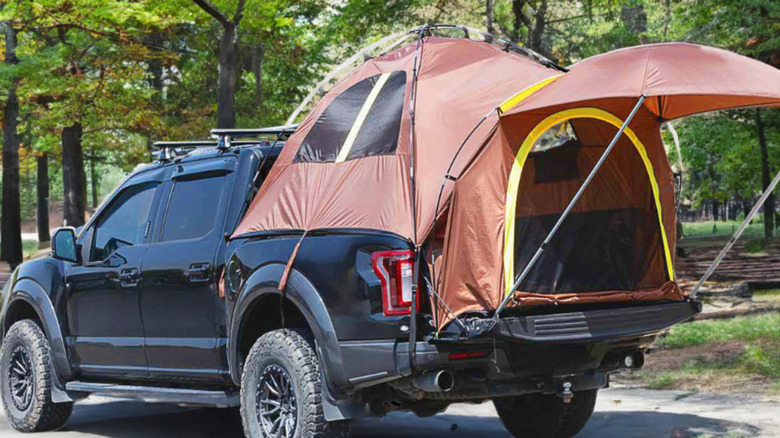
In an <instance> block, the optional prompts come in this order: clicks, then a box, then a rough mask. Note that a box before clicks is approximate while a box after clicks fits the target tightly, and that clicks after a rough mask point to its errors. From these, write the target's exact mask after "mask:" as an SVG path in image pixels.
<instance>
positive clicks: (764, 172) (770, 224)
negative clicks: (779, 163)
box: [756, 109, 775, 237]
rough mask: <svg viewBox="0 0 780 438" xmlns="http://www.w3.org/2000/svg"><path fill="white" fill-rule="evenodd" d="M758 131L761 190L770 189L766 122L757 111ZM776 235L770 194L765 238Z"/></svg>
mask: <svg viewBox="0 0 780 438" xmlns="http://www.w3.org/2000/svg"><path fill="white" fill-rule="evenodd" d="M756 131H757V132H758V146H759V147H760V148H761V189H762V190H766V189H767V187H769V184H770V182H771V179H772V176H771V174H770V171H769V156H768V154H767V144H766V133H765V132H764V121H763V120H761V110H760V109H756ZM774 233H775V195H774V194H770V195H769V196H768V197H767V198H766V202H765V203H764V236H765V237H772V236H774Z"/></svg>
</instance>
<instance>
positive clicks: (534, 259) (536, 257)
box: [493, 95, 645, 325]
mask: <svg viewBox="0 0 780 438" xmlns="http://www.w3.org/2000/svg"><path fill="white" fill-rule="evenodd" d="M644 101H645V96H644V95H642V96H640V97H639V101H638V102H637V103H636V105H634V109H632V110H631V113H630V114H629V115H628V117H627V118H626V120H625V121H624V122H623V125H622V126H620V129H618V132H617V134H615V137H614V138H612V141H611V142H610V143H609V146H607V149H606V150H605V151H604V153H603V154H601V157H600V158H599V161H597V162H596V165H595V166H593V169H591V171H590V174H588V177H587V178H585V181H584V182H583V183H582V185H581V186H580V188H579V190H577V193H576V194H575V195H574V197H573V198H572V199H571V201H570V202H569V205H568V206H566V209H565V210H564V211H563V213H562V214H561V217H559V218H558V221H557V222H556V223H555V225H554V226H553V228H552V230H550V233H549V234H547V237H546V238H545V239H544V242H543V243H542V245H541V246H540V247H539V249H537V250H536V253H535V254H534V256H533V257H532V258H531V260H530V261H529V262H528V264H526V265H525V268H524V269H523V272H522V273H521V274H520V276H519V277H517V281H515V284H514V285H513V286H512V289H511V290H510V291H509V293H507V294H506V296H505V297H504V300H503V301H501V305H500V306H498V308H497V309H496V313H495V315H494V316H493V320H494V322H496V323H497V322H498V319H499V314H500V313H501V311H502V310H504V307H506V305H507V304H509V301H510V300H511V299H512V297H514V295H515V291H516V290H517V289H518V288H519V287H520V284H522V283H523V280H525V277H527V276H528V273H529V272H531V269H532V268H533V267H534V265H535V264H536V262H537V261H539V257H541V255H542V253H543V252H544V250H545V249H547V246H549V244H550V241H552V239H553V237H555V233H557V232H558V229H559V228H560V227H561V224H562V223H563V221H564V220H566V217H567V216H568V215H569V213H571V211H572V209H573V208H574V205H575V204H576V203H577V201H579V199H580V198H581V197H582V194H583V193H584V192H585V189H586V188H588V185H589V184H590V182H591V181H592V180H593V177H594V176H595V175H596V172H598V171H599V169H600V168H601V166H602V165H604V162H605V161H606V160H607V156H608V155H609V153H610V152H612V149H614V148H615V145H617V142H618V140H619V139H620V136H621V135H623V131H625V130H626V128H627V127H628V124H629V123H631V120H633V119H634V116H635V115H636V113H637V111H639V108H641V107H642V104H643V103H644ZM494 325H495V324H494Z"/></svg>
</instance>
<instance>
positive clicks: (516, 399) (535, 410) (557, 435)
mask: <svg viewBox="0 0 780 438" xmlns="http://www.w3.org/2000/svg"><path fill="white" fill-rule="evenodd" d="M597 393H598V390H597V389H593V390H588V391H579V392H575V393H574V398H572V399H571V402H570V403H564V402H563V399H562V398H560V397H558V396H556V395H552V394H527V395H519V396H513V397H501V398H497V399H494V400H493V405H495V407H496V411H498V417H499V418H500V419H501V422H502V423H504V427H506V429H507V430H508V431H509V432H510V433H511V434H512V435H514V436H515V437H517V438H526V437H529V438H530V437H535V438H537V437H538V438H571V437H573V436H575V435H577V433H579V432H580V431H581V430H582V428H583V427H585V423H587V422H588V420H589V419H590V416H591V415H592V414H593V409H594V408H595V407H596V394H597Z"/></svg>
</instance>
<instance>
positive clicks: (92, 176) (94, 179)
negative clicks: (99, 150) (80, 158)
mask: <svg viewBox="0 0 780 438" xmlns="http://www.w3.org/2000/svg"><path fill="white" fill-rule="evenodd" d="M91 155H92V159H91V160H89V180H90V181H89V182H90V184H91V186H92V187H91V188H92V208H97V206H98V192H97V191H98V183H99V181H100V177H99V176H98V174H97V172H96V171H95V160H96V157H95V151H94V149H93V150H92V154H91Z"/></svg>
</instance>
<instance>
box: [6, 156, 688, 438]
mask: <svg viewBox="0 0 780 438" xmlns="http://www.w3.org/2000/svg"><path fill="white" fill-rule="evenodd" d="M218 146H219V147H212V148H209V149H204V150H197V151H196V152H190V153H186V154H180V155H178V156H177V155H175V154H173V155H171V154H168V153H163V154H161V159H160V160H158V161H157V162H155V163H153V164H151V165H147V166H145V167H143V168H141V169H139V170H137V171H135V172H133V173H132V174H131V175H130V176H129V177H128V178H127V179H126V180H125V181H124V182H123V183H122V184H121V185H120V186H119V187H118V188H117V189H116V190H115V191H114V193H113V194H112V195H111V196H110V197H109V199H108V200H107V201H106V202H105V203H104V204H103V205H102V207H101V208H99V209H98V211H97V212H96V213H95V214H94V215H93V216H92V218H91V219H90V220H89V222H88V223H87V224H86V225H85V226H84V227H83V229H82V230H80V232H79V233H78V235H76V232H75V230H73V229H67V228H63V229H60V230H58V231H57V233H56V234H55V236H54V240H53V251H52V254H51V256H48V257H43V258H39V259H36V260H31V261H28V262H26V263H24V264H22V265H21V266H19V267H18V269H16V270H15V272H14V273H13V275H12V278H11V280H10V281H9V282H8V283H7V284H6V286H5V289H4V290H3V291H2V313H0V329H1V330H2V336H3V342H2V352H1V354H0V372H1V373H2V375H1V377H0V381H1V383H2V402H3V405H4V407H5V412H6V415H7V418H8V420H9V422H10V423H11V425H12V426H13V427H14V428H15V429H17V430H19V431H22V432H34V431H45V430H52V429H56V428H59V427H61V426H63V425H64V424H65V423H66V421H67V420H68V417H69V415H70V413H71V411H72V408H73V403H74V402H75V401H77V400H79V399H81V398H83V397H86V396H87V395H89V394H100V395H106V396H118V397H132V398H142V399H152V400H157V401H165V402H172V403H180V404H188V405H204V406H216V407H224V408H229V407H238V406H240V407H241V414H242V418H243V423H244V430H245V432H246V435H247V436H250V437H334V436H346V435H348V434H349V427H350V420H351V419H353V418H356V417H358V416H360V415H366V414H371V415H385V414H387V413H388V412H390V411H395V410H411V411H413V412H414V413H415V414H417V415H420V416H430V415H434V414H436V413H438V412H441V411H443V410H444V409H445V408H446V407H447V406H448V405H449V404H450V403H454V402H481V401H486V400H493V401H494V403H495V406H496V408H497V410H498V413H499V415H500V417H501V419H502V421H503V422H504V424H505V425H506V426H507V428H508V429H509V430H510V431H511V432H512V433H513V434H515V435H516V436H533V437H542V436H550V437H570V436H573V435H575V434H576V433H577V432H578V431H579V430H580V429H581V428H582V427H583V426H584V425H585V423H586V422H587V420H588V418H589V417H590V415H591V413H592V411H593V408H594V403H595V400H596V392H597V390H598V389H599V388H603V387H606V386H607V385H608V382H609V373H610V372H613V371H616V370H619V369H626V368H638V367H641V366H642V364H643V360H644V359H643V358H644V355H643V354H644V349H646V348H647V347H648V346H649V345H650V343H651V342H652V341H653V340H654V339H655V336H656V335H657V333H658V332H659V331H660V330H661V329H663V328H664V327H667V326H669V325H671V324H673V323H675V322H678V321H680V320H682V319H685V318H688V317H690V316H691V315H692V314H694V313H695V312H696V309H695V305H694V306H692V305H691V303H688V302H682V303H666V304H654V305H644V306H630V305H623V306H622V307H617V308H615V307H608V308H604V307H602V308H588V309H577V308H576V307H572V308H568V309H566V310H565V312H564V311H560V310H557V311H556V313H549V312H546V313H541V314H538V313H537V314H535V313H529V314H527V315H525V316H523V317H522V318H520V317H518V318H512V319H511V320H507V322H506V323H504V322H503V320H502V324H501V325H500V326H499V327H496V328H495V329H494V330H493V331H492V332H491V333H492V334H490V335H487V336H481V337H474V338H468V337H462V336H459V335H453V336H451V337H439V338H435V339H434V338H431V337H430V333H432V327H431V325H430V323H429V320H430V319H429V315H427V314H426V313H429V310H426V309H427V307H426V305H425V303H426V302H427V298H426V296H425V294H426V291H425V288H424V287H423V285H422V284H421V286H420V293H419V294H418V295H417V296H418V297H422V298H421V299H420V301H419V302H418V304H419V306H418V309H419V311H418V312H417V316H418V318H417V319H416V322H417V328H416V329H415V328H414V327H412V330H410V326H412V324H411V322H412V321H411V320H410V313H411V312H410V310H409V307H410V306H411V304H410V303H408V296H410V295H409V288H411V287H412V286H411V285H412V283H413V282H412V278H411V277H412V275H411V272H412V271H413V270H412V269H411V264H412V260H413V258H414V254H413V250H414V247H413V246H412V245H411V244H410V242H409V241H407V240H405V239H402V238H400V237H398V236H396V235H392V234H389V233H384V232H377V231H370V230H364V231H361V230H329V231H328V232H316V231H315V232H312V233H310V235H309V236H307V238H306V240H305V241H304V243H303V244H302V245H301V246H300V249H299V252H298V254H297V257H296V261H295V266H294V269H292V271H291V272H289V277H288V280H287V284H286V286H285V287H283V288H282V290H280V288H279V282H280V278H281V277H282V275H283V273H284V270H285V266H286V264H287V262H288V259H289V255H290V253H291V252H292V250H293V248H294V247H295V245H296V244H297V243H298V242H299V241H300V240H301V238H300V237H301V236H300V233H295V232H269V233H265V234H259V235H258V234H255V235H252V236H251V237H247V238H234V239H231V238H230V236H231V234H232V231H233V230H234V229H235V227H236V226H237V224H238V223H239V221H240V219H241V217H242V214H243V213H244V212H245V211H246V209H247V206H248V205H249V203H250V201H251V200H252V199H253V196H254V195H255V193H256V192H257V190H258V188H259V187H260V185H261V184H262V183H263V178H264V175H265V174H266V173H267V170H268V168H269V167H270V166H271V165H272V163H273V162H274V159H275V157H276V156H277V155H278V152H279V150H280V149H281V148H280V146H281V143H280V144H277V145H275V146H274V145H270V144H268V143H267V142H263V141H256V142H247V143H245V144H240V143H237V142H235V143H233V144H232V145H231V147H226V146H225V145H224V144H220V145H218ZM167 151H170V149H168V148H164V149H163V152H167ZM405 297H406V298H407V299H406V300H404V298H405ZM410 332H412V333H414V339H412V340H411V341H410Z"/></svg>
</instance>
